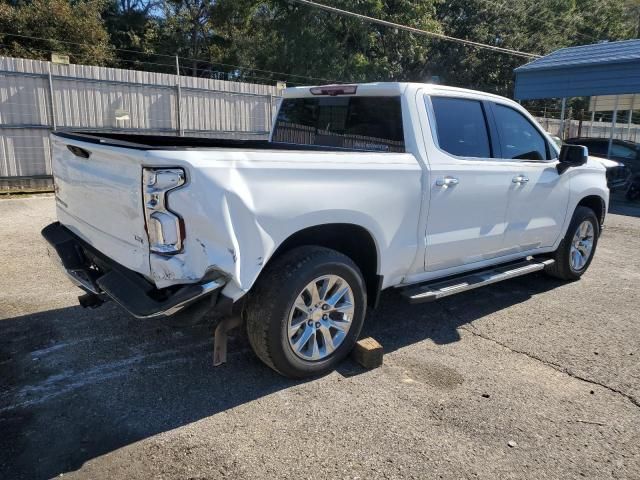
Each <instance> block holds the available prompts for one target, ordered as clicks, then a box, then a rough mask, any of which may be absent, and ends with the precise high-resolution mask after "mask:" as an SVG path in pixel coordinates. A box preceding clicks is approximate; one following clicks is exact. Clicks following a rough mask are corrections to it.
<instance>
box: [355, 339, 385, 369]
mask: <svg viewBox="0 0 640 480" xmlns="http://www.w3.org/2000/svg"><path fill="white" fill-rule="evenodd" d="M383 355H384V349H383V348H382V345H380V344H379V343H378V342H377V341H376V340H374V339H373V338H371V337H368V338H363V339H362V340H358V342H357V343H356V346H355V347H354V348H353V352H351V357H352V358H353V359H354V360H355V361H356V362H358V363H359V364H360V365H362V366H363V367H364V368H377V367H379V366H380V365H382V357H383Z"/></svg>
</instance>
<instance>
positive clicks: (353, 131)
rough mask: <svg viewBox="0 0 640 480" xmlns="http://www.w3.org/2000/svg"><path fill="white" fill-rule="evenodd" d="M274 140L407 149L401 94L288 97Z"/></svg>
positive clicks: (376, 149)
mask: <svg viewBox="0 0 640 480" xmlns="http://www.w3.org/2000/svg"><path fill="white" fill-rule="evenodd" d="M272 141H273V142H280V143H293V144H297V145H321V146H326V147H339V148H353V149H358V150H372V151H378V152H404V151H405V149H404V131H403V128H402V108H401V106H400V97H319V98H285V99H284V100H283V102H282V106H281V107H280V111H279V113H278V118H277V119H276V124H275V127H274V131H273V137H272Z"/></svg>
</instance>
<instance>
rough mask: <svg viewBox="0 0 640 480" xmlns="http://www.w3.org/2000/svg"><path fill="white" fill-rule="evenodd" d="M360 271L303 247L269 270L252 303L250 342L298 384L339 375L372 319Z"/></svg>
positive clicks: (332, 254)
mask: <svg viewBox="0 0 640 480" xmlns="http://www.w3.org/2000/svg"><path fill="white" fill-rule="evenodd" d="M366 304H367V297H366V289H365V285H364V280H363V278H362V274H361V272H360V269H359V268H358V267H357V266H356V264H355V263H354V262H353V261H352V260H351V259H350V258H349V257H347V256H345V255H343V254H341V253H339V252H337V251H335V250H330V249H328V248H324V247H317V246H305V247H299V248H296V249H294V250H291V251H290V252H287V253H285V254H283V255H282V256H281V257H279V258H276V259H275V260H274V261H273V262H271V263H270V264H269V265H267V267H266V269H265V271H264V272H263V273H262V274H261V275H260V278H259V279H258V281H257V282H256V285H255V286H254V288H253V290H252V292H251V293H250V294H249V297H248V299H247V307H246V310H245V312H246V319H247V334H248V337H249V342H250V343H251V346H252V347H253V350H254V351H255V353H256V355H257V356H258V357H259V358H260V359H261V360H262V361H263V362H264V363H266V364H267V365H268V366H269V367H271V368H272V369H274V370H275V371H276V372H278V373H280V374H282V375H284V376H287V377H292V378H304V377H309V376H315V375H321V374H323V373H327V372H329V371H331V370H333V369H334V368H335V367H336V366H337V364H338V363H339V362H340V361H341V360H343V359H344V358H345V357H346V356H347V355H348V354H349V352H350V351H351V350H352V348H353V346H354V345H355V342H356V340H357V339H358V335H359V334H360V330H361V328H362V324H363V322H364V317H365V313H366Z"/></svg>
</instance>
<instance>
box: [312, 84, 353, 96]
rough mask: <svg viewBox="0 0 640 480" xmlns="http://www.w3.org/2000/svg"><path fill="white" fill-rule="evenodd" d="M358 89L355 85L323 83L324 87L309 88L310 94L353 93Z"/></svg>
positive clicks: (333, 94) (332, 94)
mask: <svg viewBox="0 0 640 480" xmlns="http://www.w3.org/2000/svg"><path fill="white" fill-rule="evenodd" d="M357 91H358V86H357V85H325V86H324V87H313V88H311V89H310V92H311V94H312V95H330V96H332V97H335V96H337V95H355V93H356V92H357Z"/></svg>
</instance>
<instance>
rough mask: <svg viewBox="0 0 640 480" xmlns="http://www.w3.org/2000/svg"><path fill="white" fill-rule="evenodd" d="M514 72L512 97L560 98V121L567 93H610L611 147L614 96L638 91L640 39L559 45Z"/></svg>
mask: <svg viewBox="0 0 640 480" xmlns="http://www.w3.org/2000/svg"><path fill="white" fill-rule="evenodd" d="M514 72H515V93H514V97H515V98H516V100H537V99H546V98H561V99H562V111H561V122H562V125H564V116H565V105H566V99H567V98H568V97H595V96H605V95H606V96H609V95H613V96H614V97H615V99H614V102H613V104H614V105H613V108H612V111H613V112H614V113H613V121H612V127H611V135H610V138H609V148H611V141H612V139H613V129H614V128H615V122H616V117H617V113H618V110H619V105H618V103H619V102H618V100H617V99H618V96H619V95H623V94H636V93H640V39H634V40H624V41H619V42H603V43H597V44H594V45H582V46H579V47H568V48H563V49H560V50H557V51H555V52H553V53H550V54H549V55H546V56H544V57H541V58H538V59H536V60H534V61H532V62H530V63H528V64H526V65H523V66H521V67H518V68H516V69H515V70H514ZM596 103H597V102H596ZM592 104H593V102H592ZM637 107H640V105H637ZM632 109H633V106H632V107H631V108H630V110H632ZM561 132H564V129H563V128H562V129H561Z"/></svg>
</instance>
